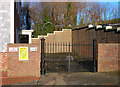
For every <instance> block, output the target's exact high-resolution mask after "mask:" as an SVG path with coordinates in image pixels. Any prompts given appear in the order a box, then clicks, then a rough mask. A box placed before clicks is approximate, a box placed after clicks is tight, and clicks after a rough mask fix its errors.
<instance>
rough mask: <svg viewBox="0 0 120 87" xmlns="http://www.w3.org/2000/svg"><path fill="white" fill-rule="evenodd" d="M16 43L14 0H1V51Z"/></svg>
mask: <svg viewBox="0 0 120 87" xmlns="http://www.w3.org/2000/svg"><path fill="white" fill-rule="evenodd" d="M7 43H14V0H7V1H6V0H0V52H6V51H7Z"/></svg>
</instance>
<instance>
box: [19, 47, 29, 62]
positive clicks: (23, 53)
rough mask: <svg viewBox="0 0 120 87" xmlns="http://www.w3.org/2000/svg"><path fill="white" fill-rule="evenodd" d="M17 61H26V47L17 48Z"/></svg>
mask: <svg viewBox="0 0 120 87" xmlns="http://www.w3.org/2000/svg"><path fill="white" fill-rule="evenodd" d="M19 60H28V47H19Z"/></svg>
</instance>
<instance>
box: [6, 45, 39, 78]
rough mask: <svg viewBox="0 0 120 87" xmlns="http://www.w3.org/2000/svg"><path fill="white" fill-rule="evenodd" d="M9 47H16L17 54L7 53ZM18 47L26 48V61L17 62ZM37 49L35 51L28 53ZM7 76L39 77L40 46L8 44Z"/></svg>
mask: <svg viewBox="0 0 120 87" xmlns="http://www.w3.org/2000/svg"><path fill="white" fill-rule="evenodd" d="M9 47H18V51H17V52H9ZM19 47H28V60H19ZM30 47H37V51H30ZM7 51H8V61H9V62H8V76H9V77H20V76H40V46H39V45H37V44H8V49H7Z"/></svg>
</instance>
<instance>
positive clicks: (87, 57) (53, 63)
mask: <svg viewBox="0 0 120 87" xmlns="http://www.w3.org/2000/svg"><path fill="white" fill-rule="evenodd" d="M44 49H45V50H44V52H45V54H44V55H45V59H44V60H45V64H44V69H45V71H46V72H47V73H51V72H66V73H67V72H93V71H94V60H93V43H85V42H79V43H78V42H77V43H64V42H63V43H62V42H45V43H44Z"/></svg>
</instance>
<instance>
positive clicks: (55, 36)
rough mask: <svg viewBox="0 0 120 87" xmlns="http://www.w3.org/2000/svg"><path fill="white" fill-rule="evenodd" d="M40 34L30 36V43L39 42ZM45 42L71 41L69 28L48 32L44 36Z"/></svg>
mask: <svg viewBox="0 0 120 87" xmlns="http://www.w3.org/2000/svg"><path fill="white" fill-rule="evenodd" d="M41 38H42V36H38V38H32V43H37V44H38V43H39V42H40V39H41ZM44 38H45V42H66V43H67V42H70V43H72V31H71V29H63V30H62V31H54V33H48V34H47V36H44Z"/></svg>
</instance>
